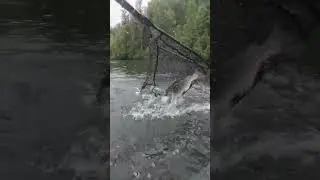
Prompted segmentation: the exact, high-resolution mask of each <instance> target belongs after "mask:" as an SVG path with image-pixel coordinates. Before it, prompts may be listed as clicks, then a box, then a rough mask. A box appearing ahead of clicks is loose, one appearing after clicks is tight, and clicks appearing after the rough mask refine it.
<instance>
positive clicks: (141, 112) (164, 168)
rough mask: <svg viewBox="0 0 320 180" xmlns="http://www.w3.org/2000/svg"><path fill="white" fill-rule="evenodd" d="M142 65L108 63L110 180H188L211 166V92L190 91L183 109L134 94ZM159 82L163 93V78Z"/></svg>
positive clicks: (140, 75)
mask: <svg viewBox="0 0 320 180" xmlns="http://www.w3.org/2000/svg"><path fill="white" fill-rule="evenodd" d="M143 64H145V62H143V61H142V60H122V61H120V60H118V61H111V74H110V100H111V101H110V117H111V121H110V125H111V129H110V134H111V136H110V140H111V143H110V145H111V157H110V160H111V178H112V179H119V180H120V179H121V180H122V179H133V178H139V179H170V178H173V179H189V178H190V176H193V175H196V174H198V173H199V171H200V170H201V169H202V168H203V167H205V166H206V165H207V164H208V163H209V158H210V155H209V154H210V146H209V137H210V136H209V134H210V132H209V125H210V124H209V109H210V106H209V89H208V88H207V89H206V90H204V91H198V90H195V89H193V90H191V91H190V92H189V93H187V94H186V97H185V98H184V103H182V106H181V107H179V106H177V107H176V106H170V105H168V104H167V103H166V102H165V98H164V97H158V98H156V97H154V96H153V95H151V94H149V93H148V92H145V93H142V94H139V93H138V92H139V88H140V87H141V84H142V82H143V81H144V78H145V76H144V72H145V66H144V65H143ZM157 83H158V84H160V88H162V90H164V89H165V88H166V86H161V85H162V84H166V83H167V82H166V80H165V78H164V79H163V80H162V81H158V82H157ZM203 179H209V176H206V177H204V178H203Z"/></svg>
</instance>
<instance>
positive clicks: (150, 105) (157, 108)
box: [123, 88, 210, 120]
mask: <svg viewBox="0 0 320 180" xmlns="http://www.w3.org/2000/svg"><path fill="white" fill-rule="evenodd" d="M153 91H156V92H157V93H158V94H162V95H161V96H158V97H155V96H154V94H153V93H151V91H150V90H149V91H147V92H139V89H137V92H136V94H137V95H138V96H141V99H140V100H139V101H137V102H135V103H134V105H133V106H132V107H131V109H130V110H129V111H128V112H126V113H124V114H123V116H130V117H133V118H134V119H135V120H143V119H149V120H154V119H161V118H164V117H166V118H173V117H176V116H180V115H183V114H186V113H191V112H203V113H209V111H210V103H209V100H207V101H205V102H204V101H201V102H196V101H194V99H199V98H200V97H201V98H202V99H203V97H204V95H203V94H202V95H201V94H199V93H198V94H197V93H194V92H193V93H192V92H191V93H190V94H189V95H188V96H189V97H184V98H179V99H178V101H177V102H176V103H169V97H168V96H164V95H163V94H164V90H163V89H160V88H155V89H153ZM188 98H191V99H192V100H191V102H192V103H189V102H188V101H187V99H188Z"/></svg>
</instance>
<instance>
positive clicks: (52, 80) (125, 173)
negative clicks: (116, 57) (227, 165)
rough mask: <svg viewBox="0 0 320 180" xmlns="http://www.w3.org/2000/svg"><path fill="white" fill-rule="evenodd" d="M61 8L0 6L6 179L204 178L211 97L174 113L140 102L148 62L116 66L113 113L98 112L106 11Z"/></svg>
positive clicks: (189, 100) (192, 95)
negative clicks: (200, 172)
mask: <svg viewBox="0 0 320 180" xmlns="http://www.w3.org/2000/svg"><path fill="white" fill-rule="evenodd" d="M97 1H98V0H97ZM57 2H58V1H57ZM55 3H56V1H54V2H51V1H37V0H34V1H28V2H24V1H19V2H3V1H2V2H1V3H0V8H1V11H0V14H1V18H0V59H1V61H0V158H1V161H0V179H5V180H22V179H33V180H70V179H72V178H74V177H81V178H82V179H83V180H84V179H90V178H91V179H92V178H93V179H94V178H96V179H99V178H100V179H108V177H109V172H108V169H109V168H108V167H110V172H111V179H116V180H122V179H123V180H125V179H134V178H139V179H147V178H148V179H159V178H160V179H170V178H173V179H188V177H190V176H192V175H194V174H198V172H199V171H200V170H201V169H202V168H203V167H205V166H206V165H207V164H208V162H209V149H210V148H209V134H210V132H209V127H210V126H209V113H208V112H209V109H210V107H209V89H208V88H204V89H203V90H204V91H198V90H191V91H190V92H188V93H187V95H186V97H185V98H184V103H182V104H181V105H179V106H177V107H175V106H169V105H168V104H166V103H164V100H165V99H164V97H162V98H161V97H159V98H155V97H153V96H151V95H150V94H148V93H143V94H139V93H137V90H138V88H139V87H140V85H141V83H142V81H143V80H144V79H143V78H144V72H145V69H144V68H143V67H144V64H145V62H143V61H133V60H127V61H112V62H111V74H110V85H111V86H110V106H109V103H108V102H107V103H105V104H104V105H97V104H95V102H94V101H95V93H96V91H97V85H98V84H99V81H100V79H101V77H99V75H100V74H99V73H101V72H103V70H104V68H105V66H103V65H102V64H99V63H97V62H98V61H99V62H100V61H106V57H107V56H106V48H105V46H106V43H105V39H106V34H105V33H106V32H105V31H104V30H103V29H105V25H104V23H103V22H104V21H105V18H108V15H106V14H103V13H104V12H105V11H104V9H103V8H105V7H103V6H102V5H101V2H97V3H92V5H87V3H85V2H83V1H77V3H75V1H72V0H71V1H65V2H64V3H61V2H60V3H56V4H55ZM99 3H100V4H99ZM95 4H99V6H96V5H95ZM66 9H67V10H66ZM93 10H94V11H93ZM89 12H91V13H89ZM92 12H94V13H92ZM106 12H108V11H106ZM92 19H94V21H92ZM87 27H90V28H87ZM160 84H161V83H160ZM160 88H162V89H163V88H165V87H160ZM106 93H109V92H106ZM109 119H110V126H109V127H104V125H106V124H108V123H107V122H108V120H109ZM106 128H107V129H106ZM109 128H110V139H109V137H108V134H109V130H108V129H109ZM109 144H110V146H109ZM109 150H110V163H109V162H108V161H105V159H104V158H106V157H107V156H108V152H109ZM206 179H208V177H207V178H206Z"/></svg>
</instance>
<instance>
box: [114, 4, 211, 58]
mask: <svg viewBox="0 0 320 180" xmlns="http://www.w3.org/2000/svg"><path fill="white" fill-rule="evenodd" d="M141 4H142V0H137V2H136V4H135V8H136V9H137V10H138V11H140V12H142V14H144V15H145V16H147V17H148V18H150V19H151V21H152V22H153V23H154V24H155V25H156V26H158V27H160V28H161V29H163V30H164V31H165V32H167V33H168V34H170V35H171V36H173V37H174V38H176V39H177V40H178V41H180V42H182V43H183V44H184V45H186V46H188V47H189V48H191V49H193V50H194V51H196V52H197V53H199V54H201V55H202V56H203V57H204V58H205V59H207V60H209V54H210V1H209V0H170V1H167V0H151V1H150V2H149V4H148V6H147V7H146V8H143V7H142V6H141ZM142 28H143V27H142V24H141V23H140V22H138V21H136V20H135V19H134V17H132V16H131V15H130V14H129V12H127V11H126V10H124V9H123V10H122V16H121V23H119V24H117V25H116V26H115V27H111V30H110V31H111V32H110V51H111V59H144V58H145V57H147V56H146V49H144V47H143V46H142V35H143V34H142Z"/></svg>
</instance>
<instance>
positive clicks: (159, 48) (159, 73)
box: [116, 0, 210, 94]
mask: <svg viewBox="0 0 320 180" xmlns="http://www.w3.org/2000/svg"><path fill="white" fill-rule="evenodd" d="M116 1H117V2H118V3H119V4H120V5H121V6H122V7H123V8H124V9H126V10H127V11H129V12H130V13H131V14H132V16H133V17H135V18H136V19H137V20H138V21H139V22H141V23H142V24H143V46H144V47H145V48H147V49H148V57H147V59H148V61H147V66H146V67H147V70H146V71H147V73H146V78H145V80H144V82H143V83H142V87H141V91H142V90H145V89H151V91H152V92H154V93H155V94H158V93H159V92H157V91H154V89H155V87H160V88H161V89H163V88H164V89H165V88H166V87H168V85H169V84H170V83H172V82H174V81H175V80H177V79H181V78H184V77H187V76H189V75H192V74H193V73H194V71H195V70H196V69H197V70H198V71H200V72H202V73H203V75H204V77H203V78H201V79H198V80H197V83H196V84H200V83H202V84H207V85H208V84H209V82H210V75H209V74H210V73H209V72H208V71H209V63H208V61H205V60H204V58H203V57H201V55H199V54H198V53H196V52H194V51H193V50H191V49H190V48H188V47H186V46H184V45H183V44H182V43H180V42H179V41H177V40H175V39H174V38H173V37H172V36H170V35H169V34H167V33H165V32H164V31H163V30H162V29H160V28H159V27H157V26H155V25H154V24H153V23H152V22H151V21H150V20H149V19H148V18H146V17H145V16H144V15H142V14H141V13H139V12H138V11H137V10H135V9H134V8H133V7H132V6H131V5H130V4H128V3H127V2H126V1H125V0H116Z"/></svg>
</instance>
